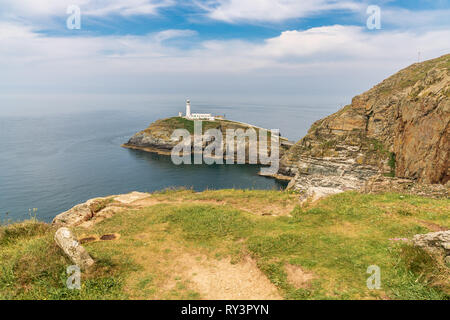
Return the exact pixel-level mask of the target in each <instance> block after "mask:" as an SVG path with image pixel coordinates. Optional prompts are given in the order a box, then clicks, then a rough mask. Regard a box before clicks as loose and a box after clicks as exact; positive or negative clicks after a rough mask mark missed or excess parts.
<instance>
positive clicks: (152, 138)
mask: <svg viewBox="0 0 450 320" xmlns="http://www.w3.org/2000/svg"><path fill="white" fill-rule="evenodd" d="M176 129H186V130H187V131H189V133H190V135H191V142H192V143H191V146H192V148H191V152H192V153H193V152H194V121H193V120H188V119H185V118H183V117H172V118H167V119H161V120H157V121H155V122H154V123H152V124H151V125H150V126H149V127H148V128H147V129H145V130H143V131H140V132H138V133H136V134H135V135H134V136H133V137H131V138H130V140H129V141H128V142H127V143H125V144H123V145H122V147H125V148H129V149H136V150H143V151H147V152H155V153H158V154H164V155H170V154H171V151H172V149H173V148H174V147H175V146H176V145H177V144H178V143H179V142H180V141H179V139H173V138H172V134H173V132H174V131H175V130H176ZM202 129H203V134H204V133H205V132H206V131H207V130H209V129H218V130H220V131H221V132H222V134H223V136H224V138H223V141H222V148H223V153H224V155H223V157H224V159H225V158H226V150H227V143H226V138H225V136H226V131H227V130H228V129H232V130H238V129H242V130H244V132H245V131H246V130H248V129H254V130H255V132H256V134H257V137H259V134H260V131H267V130H266V129H263V128H260V127H256V126H252V125H248V124H245V123H241V122H237V121H231V120H225V119H216V120H214V121H202ZM265 134H266V136H267V143H268V146H269V151H270V144H271V138H270V131H267V132H266V133H265ZM258 139H259V138H258ZM211 142H213V140H211V141H208V142H206V141H203V142H202V150H205V148H206V147H207V146H208V145H209V143H211ZM292 145H293V143H292V142H290V141H288V139H286V138H284V137H280V139H279V154H280V157H281V156H283V155H284V154H285V152H287V150H288V149H289V148H290V147H291V146H292ZM245 155H246V162H248V155H249V142H248V139H246V141H245ZM236 156H237V147H236V148H234V157H235V158H236ZM258 164H260V161H259V158H258Z"/></svg>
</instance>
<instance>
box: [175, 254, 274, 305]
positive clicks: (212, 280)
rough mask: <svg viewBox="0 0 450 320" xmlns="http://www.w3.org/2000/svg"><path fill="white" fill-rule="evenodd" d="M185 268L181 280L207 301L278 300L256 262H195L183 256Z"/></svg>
mask: <svg viewBox="0 0 450 320" xmlns="http://www.w3.org/2000/svg"><path fill="white" fill-rule="evenodd" d="M182 259H183V260H184V261H185V263H186V264H187V265H188V267H187V269H186V271H185V276H186V278H189V279H190V282H191V283H192V285H193V286H194V287H195V289H196V291H198V292H199V293H200V296H201V298H202V299H207V300H240V299H242V300H252V299H254V300H279V299H282V297H281V296H280V294H279V293H278V291H277V288H276V287H275V286H274V285H273V284H272V283H271V282H270V281H269V279H267V277H266V276H265V275H264V274H263V273H262V272H261V271H260V270H259V269H258V267H257V265H256V262H255V261H254V260H252V259H251V258H249V257H246V258H244V259H243V260H242V261H240V262H239V263H237V264H231V263H230V259H222V260H208V259H207V258H205V257H202V258H201V259H198V258H197V259H196V258H195V257H193V256H191V255H184V256H183V257H182Z"/></svg>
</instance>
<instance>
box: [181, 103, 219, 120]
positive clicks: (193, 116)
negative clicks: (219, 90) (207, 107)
mask: <svg viewBox="0 0 450 320" xmlns="http://www.w3.org/2000/svg"><path fill="white" fill-rule="evenodd" d="M180 116H181V112H180ZM184 118H186V119H189V120H209V121H214V120H215V117H214V116H213V115H212V114H211V113H191V101H190V100H186V116H185V117H184Z"/></svg>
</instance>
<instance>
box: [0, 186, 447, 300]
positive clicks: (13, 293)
mask: <svg viewBox="0 0 450 320" xmlns="http://www.w3.org/2000/svg"><path fill="white" fill-rule="evenodd" d="M295 198H296V196H295V195H293V194H290V193H288V192H279V191H245V190H220V191H205V192H203V193H195V192H192V191H190V190H184V191H164V192H160V193H156V194H154V195H153V196H152V199H154V200H157V202H155V203H154V204H153V205H149V206H145V207H142V208H140V209H130V210H128V211H125V212H122V213H118V214H116V215H115V216H113V217H112V218H110V219H107V220H104V221H103V222H101V223H98V224H97V225H95V226H94V227H93V228H92V229H91V230H89V231H88V232H89V234H92V235H101V234H105V233H112V232H115V233H118V234H120V235H121V237H120V239H119V240H116V241H100V242H93V243H88V244H85V247H86V249H87V250H88V251H89V252H90V253H91V255H92V256H93V257H94V258H95V260H96V261H97V264H96V266H95V268H94V270H92V271H91V272H90V273H89V274H83V280H82V290H80V291H70V290H68V289H65V285H64V284H65V279H66V275H65V267H66V266H67V265H70V264H71V263H70V262H69V261H67V259H66V258H64V257H63V255H62V254H61V252H60V250H59V249H58V248H57V247H56V245H55V244H54V241H53V234H54V230H53V229H52V228H51V227H50V226H48V225H46V224H40V223H36V222H27V223H24V224H21V225H13V226H9V227H3V228H2V229H0V232H1V236H0V299H23V298H25V299H78V298H83V299H110V298H118V299H122V298H144V299H197V298H201V294H200V293H199V292H196V291H195V290H194V289H192V286H191V285H190V284H191V283H190V280H189V279H188V278H187V277H185V276H184V274H183V273H182V272H181V271H180V269H179V268H180V267H179V265H177V263H176V261H177V258H178V257H180V256H182V255H183V254H185V253H187V252H188V253H192V254H201V255H204V256H207V257H209V259H212V261H214V259H225V258H229V257H231V261H232V262H233V263H237V262H239V261H240V260H241V259H242V258H243V257H246V256H251V257H252V258H253V259H254V260H256V262H257V265H258V267H259V269H260V270H262V271H263V272H264V273H265V274H266V275H267V277H268V278H269V279H270V281H271V282H272V283H273V284H275V285H276V286H277V288H278V289H279V292H280V294H281V295H282V296H283V297H285V298H287V299H367V298H369V299H371V298H390V299H448V298H449V280H448V279H449V270H448V268H446V267H445V266H444V265H443V264H442V261H440V260H439V258H436V257H432V256H430V255H429V254H427V253H426V252H424V251H422V250H419V249H415V248H412V247H410V246H408V245H405V244H402V243H399V242H396V241H390V240H389V239H390V238H395V237H412V236H413V235H414V234H416V233H426V232H430V231H433V230H432V229H433V228H435V227H436V225H440V226H443V227H445V228H447V229H448V228H449V227H450V219H449V213H450V200H448V199H443V200H433V199H426V198H422V197H416V196H407V195H398V194H384V195H362V194H358V193H353V192H350V193H344V194H339V195H335V196H332V197H329V198H327V199H324V200H322V201H320V202H318V203H316V204H313V205H310V206H309V207H307V208H300V207H295V201H296V200H295ZM292 208H293V209H292ZM264 210H265V212H267V211H269V212H273V213H277V214H280V213H283V210H284V211H287V212H285V213H289V212H290V214H291V216H277V217H276V216H261V215H257V214H258V213H261V212H263V211H264ZM255 213H256V214H255ZM75 232H76V233H78V235H80V236H81V235H82V234H83V233H85V232H86V230H81V229H80V230H75ZM288 263H289V264H291V265H299V266H301V267H302V268H303V269H304V270H306V271H308V272H312V273H313V274H314V279H313V280H312V282H311V283H310V285H309V286H307V287H305V288H295V287H294V286H293V285H292V284H291V283H290V282H289V281H288V280H287V275H286V272H285V269H284V266H285V265H286V264H288ZM374 264H375V265H378V266H380V268H381V280H382V289H381V290H373V291H372V290H368V289H367V287H366V279H367V277H368V276H369V275H368V274H366V269H367V267H368V266H369V265H374ZM168 283H173V284H174V285H172V286H168V285H167V284H168Z"/></svg>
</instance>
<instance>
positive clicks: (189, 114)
mask: <svg viewBox="0 0 450 320" xmlns="http://www.w3.org/2000/svg"><path fill="white" fill-rule="evenodd" d="M190 117H191V101H190V100H186V118H188V119H189V118H190Z"/></svg>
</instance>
